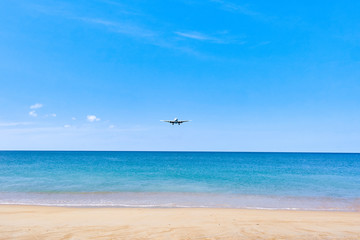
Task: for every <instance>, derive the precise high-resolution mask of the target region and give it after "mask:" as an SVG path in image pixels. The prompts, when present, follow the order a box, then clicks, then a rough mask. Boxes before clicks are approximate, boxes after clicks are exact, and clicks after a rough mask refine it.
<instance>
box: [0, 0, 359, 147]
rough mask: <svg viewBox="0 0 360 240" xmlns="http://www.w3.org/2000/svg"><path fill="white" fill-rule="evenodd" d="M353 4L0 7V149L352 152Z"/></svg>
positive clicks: (196, 1) (102, 2)
mask: <svg viewBox="0 0 360 240" xmlns="http://www.w3.org/2000/svg"><path fill="white" fill-rule="evenodd" d="M359 9H360V2H357V1H306V0H305V1H265V0H263V1H260V0H258V1H234V0H232V1H227V0H172V1H160V0H153V1H144V0H132V1H129V0H125V1H119V0H86V1H85V0H84V1H49V0H38V1H29V0H12V1H1V2H0V16H1V18H0V84H1V85H0V149H3V150H11V149H39V150H51V149H55V150H59V149H60V150H188V151H193V150H198V151H206V150H210V151H315V152H316V151H325V152H328V151H329V152H360V15H359V14H358V12H359ZM174 117H179V118H181V119H190V120H192V122H190V123H185V124H183V125H181V126H171V125H170V124H166V123H162V122H160V121H159V120H160V119H173V118H174Z"/></svg>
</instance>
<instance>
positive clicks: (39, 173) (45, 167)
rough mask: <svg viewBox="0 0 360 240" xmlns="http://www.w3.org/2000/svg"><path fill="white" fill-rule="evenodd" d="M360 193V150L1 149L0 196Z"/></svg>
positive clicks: (333, 202) (288, 197)
mask: <svg viewBox="0 0 360 240" xmlns="http://www.w3.org/2000/svg"><path fill="white" fill-rule="evenodd" d="M206 199H207V200H206ZM234 199H235V200H234ZM246 199H247V200H246ZM359 199H360V154H334V153H225V152H221V153H217V152H72V151H71V152H70V151H68V152H66V151H64V152H61V151H58V152H56V151H51V152H49V151H0V203H23V204H29V203H30V204H37V203H39V204H49V205H51V204H55V205H56V204H57V205H61V203H64V205H66V204H68V205H100V206H107V205H109V206H117V205H119V206H122V205H124V206H125V205H134V206H137V205H139V206H140V205H141V206H142V205H144V206H145V205H149V206H150V205H151V206H162V205H164V206H165V205H166V204H167V205H168V206H180V205H189V206H200V205H201V206H229V207H259V208H261V207H276V208H281V207H284V208H291V207H294V208H301V206H302V205H304V206H305V207H304V208H331V209H343V208H346V209H347V208H349V209H354V208H356V209H357V208H358V204H359ZM210 200H211V201H213V203H210ZM245 200H246V201H247V202H248V203H246V201H245ZM256 202H258V203H256ZM90 203H91V204H90ZM255 203H256V204H255ZM269 203H271V204H269ZM295 203H296V204H295ZM315 203H316V204H315ZM282 204H283V205H284V206H282ZM285 205H286V206H285ZM319 205H321V207H319ZM340 205H341V206H340ZM359 205H360V204H359ZM324 206H325V207H324Z"/></svg>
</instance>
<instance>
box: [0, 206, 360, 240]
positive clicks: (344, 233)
mask: <svg viewBox="0 0 360 240" xmlns="http://www.w3.org/2000/svg"><path fill="white" fill-rule="evenodd" d="M358 226H360V212H341V211H298V210H296V211H294V210H259V209H256V210H255V209H230V208H101V207H99V208H87V207H48V206H33V205H32V206H29V205H0V239H1V240H2V239H26V240H27V239H89V238H94V239H98V238H99V239H164V240H165V239H240V238H241V239H360V228H359V227H358Z"/></svg>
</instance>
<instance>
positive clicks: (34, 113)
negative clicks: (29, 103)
mask: <svg viewBox="0 0 360 240" xmlns="http://www.w3.org/2000/svg"><path fill="white" fill-rule="evenodd" d="M29 115H30V116H32V117H37V113H36V112H35V111H34V110H33V111H30V112H29Z"/></svg>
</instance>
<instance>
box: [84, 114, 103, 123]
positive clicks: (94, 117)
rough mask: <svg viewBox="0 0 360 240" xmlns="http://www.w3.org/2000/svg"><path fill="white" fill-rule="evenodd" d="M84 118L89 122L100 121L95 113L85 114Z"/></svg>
mask: <svg viewBox="0 0 360 240" xmlns="http://www.w3.org/2000/svg"><path fill="white" fill-rule="evenodd" d="M86 118H87V120H88V121H89V122H95V121H100V118H97V117H96V116H95V115H87V117H86Z"/></svg>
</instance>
